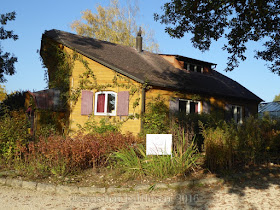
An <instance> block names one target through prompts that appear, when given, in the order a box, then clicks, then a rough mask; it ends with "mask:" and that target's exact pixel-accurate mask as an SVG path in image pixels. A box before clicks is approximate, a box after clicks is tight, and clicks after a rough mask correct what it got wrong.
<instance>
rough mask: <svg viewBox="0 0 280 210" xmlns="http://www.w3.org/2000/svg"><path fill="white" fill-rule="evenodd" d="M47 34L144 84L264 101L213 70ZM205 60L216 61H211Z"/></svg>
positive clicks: (107, 44) (120, 47) (60, 33)
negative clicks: (186, 67) (202, 70)
mask: <svg viewBox="0 0 280 210" xmlns="http://www.w3.org/2000/svg"><path fill="white" fill-rule="evenodd" d="M45 38H50V39H52V40H54V41H56V42H58V43H60V44H62V45H64V46H67V47H69V48H71V49H73V50H75V51H77V52H79V53H81V54H82V55H84V56H86V57H88V58H90V59H92V60H94V61H96V62H99V63H100V64H102V65H104V66H106V67H108V68H110V69H112V70H114V71H116V72H118V73H121V74H123V75H125V76H127V77H129V78H131V79H133V80H135V81H138V82H140V83H142V84H144V83H147V84H148V85H152V86H157V87H161V88H170V89H174V90H178V91H188V92H193V93H202V94H210V95H219V96H225V97H235V98H241V99H247V100H254V101H258V102H260V101H262V99H260V98H259V97H257V96H256V95H255V94H253V93H252V92H250V91H249V90H247V89H246V88H245V87H243V86H242V85H240V84H239V83H237V82H235V81H233V80H231V79H230V78H228V77H226V76H224V75H222V74H220V73H218V72H217V71H214V70H213V71H212V74H201V73H197V72H189V71H186V70H181V69H177V68H175V67H174V66H173V65H171V64H170V63H169V62H168V61H166V60H165V59H164V58H162V57H161V56H160V55H158V54H154V53H150V52H147V51H143V52H141V53H139V52H137V50H136V49H134V48H132V47H127V46H123V45H117V44H113V43H110V42H106V41H101V40H97V39H93V38H89V37H84V36H79V35H76V34H72V33H68V32H64V31H59V30H55V29H53V30H50V31H45V33H44V34H43V37H42V39H45ZM42 43H43V42H42ZM41 48H42V46H41ZM177 56H178V55H177ZM182 57H183V56H182ZM184 58H186V57H184ZM189 59H191V58H189ZM192 60H196V59H192ZM205 63H208V64H209V65H215V64H213V63H209V62H205Z"/></svg>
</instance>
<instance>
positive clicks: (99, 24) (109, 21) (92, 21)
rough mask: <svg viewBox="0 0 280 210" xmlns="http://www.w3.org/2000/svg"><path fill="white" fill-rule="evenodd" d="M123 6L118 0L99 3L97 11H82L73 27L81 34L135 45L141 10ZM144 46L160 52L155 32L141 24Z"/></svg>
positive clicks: (146, 48)
mask: <svg viewBox="0 0 280 210" xmlns="http://www.w3.org/2000/svg"><path fill="white" fill-rule="evenodd" d="M127 5H128V6H127V7H121V6H120V4H119V1H118V0H111V1H110V5H109V6H108V7H102V6H101V5H98V6H97V7H96V11H97V12H96V13H94V12H93V11H91V10H85V11H82V12H81V13H82V17H81V19H80V20H75V21H74V22H73V23H72V24H71V28H72V30H73V31H75V32H76V33H77V34H79V35H83V36H88V37H92V38H96V39H99V40H104V41H108V42H112V43H116V44H122V45H126V46H130V47H135V45H136V43H135V37H136V34H137V30H138V29H139V27H140V25H137V24H136V21H135V17H136V15H137V14H138V12H139V9H138V6H137V5H136V4H135V3H134V4H133V5H131V4H127ZM141 30H142V35H143V39H144V42H143V48H144V49H145V50H147V51H152V52H158V51H159V47H158V44H157V43H156V42H155V40H154V38H153V32H152V31H151V30H148V29H147V27H146V26H143V25H141Z"/></svg>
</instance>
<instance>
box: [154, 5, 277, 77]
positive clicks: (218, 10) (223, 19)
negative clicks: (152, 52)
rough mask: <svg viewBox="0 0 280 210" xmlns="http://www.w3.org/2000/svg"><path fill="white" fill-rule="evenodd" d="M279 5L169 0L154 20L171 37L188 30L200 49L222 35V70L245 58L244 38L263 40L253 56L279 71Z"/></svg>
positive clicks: (205, 47) (237, 63) (245, 39)
mask: <svg viewBox="0 0 280 210" xmlns="http://www.w3.org/2000/svg"><path fill="white" fill-rule="evenodd" d="M279 5H280V0H248V1H244V0H214V1H213V0H207V1H205V0H170V2H168V3H165V4H164V6H163V7H162V9H163V11H164V13H163V14H161V15H159V14H155V20H157V21H158V20H160V22H161V23H162V24H166V28H165V31H166V32H167V33H169V35H170V36H171V37H175V38H181V37H183V36H184V34H185V33H191V34H192V35H193V37H192V38H191V41H192V43H193V46H194V47H196V48H198V49H200V50H201V51H205V50H209V47H210V45H211V42H212V41H213V40H215V41H217V40H218V39H220V38H221V37H223V36H224V37H225V38H226V39H227V41H228V42H227V44H225V45H224V47H223V49H224V50H226V51H227V52H228V53H229V54H230V56H229V57H228V63H227V68H226V71H231V70H233V69H234V68H236V67H238V65H239V62H240V60H242V61H244V60H245V59H246V57H245V55H244V53H245V51H246V49H247V48H246V43H247V42H248V41H254V42H259V41H264V47H265V49H264V50H262V51H260V50H259V51H257V52H256V58H261V59H263V60H265V61H268V62H270V63H271V65H270V66H269V69H270V70H271V71H272V72H275V73H277V74H278V75H280V15H279V12H280V6H279ZM257 50H258V49H257Z"/></svg>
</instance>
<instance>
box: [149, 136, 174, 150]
mask: <svg viewBox="0 0 280 210" xmlns="http://www.w3.org/2000/svg"><path fill="white" fill-rule="evenodd" d="M146 155H172V134H147V135H146Z"/></svg>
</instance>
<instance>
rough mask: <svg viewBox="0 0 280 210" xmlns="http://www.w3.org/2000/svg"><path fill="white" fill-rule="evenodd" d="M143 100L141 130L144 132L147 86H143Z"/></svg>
mask: <svg viewBox="0 0 280 210" xmlns="http://www.w3.org/2000/svg"><path fill="white" fill-rule="evenodd" d="M141 95H142V97H141V98H142V101H141V127H140V131H141V132H143V130H144V122H143V115H144V113H145V101H146V88H145V87H143V88H142V94H141Z"/></svg>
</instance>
